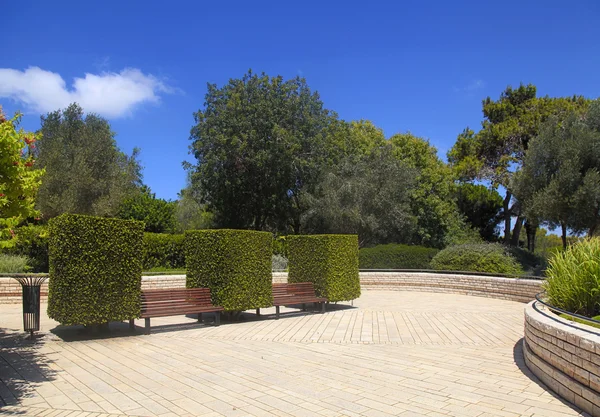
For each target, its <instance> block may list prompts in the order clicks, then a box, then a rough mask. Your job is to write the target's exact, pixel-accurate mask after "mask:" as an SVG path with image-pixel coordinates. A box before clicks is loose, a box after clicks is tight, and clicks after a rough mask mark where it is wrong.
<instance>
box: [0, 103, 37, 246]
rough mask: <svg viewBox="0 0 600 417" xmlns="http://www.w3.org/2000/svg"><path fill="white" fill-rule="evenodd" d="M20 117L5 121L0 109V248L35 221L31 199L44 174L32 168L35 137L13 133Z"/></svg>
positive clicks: (11, 242) (25, 133) (18, 132)
mask: <svg viewBox="0 0 600 417" xmlns="http://www.w3.org/2000/svg"><path fill="white" fill-rule="evenodd" d="M19 120H20V115H19V114H17V115H16V116H15V117H13V118H12V119H10V120H7V119H6V118H5V117H4V114H3V113H2V107H1V106H0V248H6V247H10V246H12V245H14V243H15V240H14V229H15V228H16V227H17V226H18V225H19V224H20V223H21V222H23V221H24V220H26V219H27V218H28V217H35V216H37V215H38V212H37V211H36V210H35V209H34V204H35V196H36V193H37V191H38V188H39V186H40V183H41V177H42V175H43V174H44V170H43V169H36V168H34V163H35V160H34V157H33V153H34V149H35V142H36V140H37V139H39V136H36V135H34V134H33V133H29V132H25V131H23V129H20V130H17V126H18V125H19Z"/></svg>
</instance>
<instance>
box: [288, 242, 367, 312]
mask: <svg viewBox="0 0 600 417" xmlns="http://www.w3.org/2000/svg"><path fill="white" fill-rule="evenodd" d="M287 249H288V256H289V264H288V268H289V273H288V282H291V283H293V282H312V283H313V284H314V286H315V293H316V294H317V296H319V297H326V298H327V300H329V301H347V300H354V299H355V298H358V297H360V279H359V276H358V236H356V235H306V236H302V235H300V236H288V237H287Z"/></svg>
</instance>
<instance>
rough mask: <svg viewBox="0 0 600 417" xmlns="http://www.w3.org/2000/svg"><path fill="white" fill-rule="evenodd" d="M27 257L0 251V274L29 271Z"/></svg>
mask: <svg viewBox="0 0 600 417" xmlns="http://www.w3.org/2000/svg"><path fill="white" fill-rule="evenodd" d="M27 264H28V259H27V258H26V257H25V256H19V255H7V254H5V253H0V274H10V273H22V272H29V266H28V265H27Z"/></svg>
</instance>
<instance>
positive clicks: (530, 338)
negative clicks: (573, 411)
mask: <svg viewBox="0 0 600 417" xmlns="http://www.w3.org/2000/svg"><path fill="white" fill-rule="evenodd" d="M523 352H524V355H525V363H526V365H527V367H528V368H529V369H530V370H531V372H533V374H534V375H535V376H537V377H538V378H539V379H540V380H541V381H542V382H544V384H546V385H547V386H548V387H549V388H550V389H551V390H552V391H554V392H555V393H556V394H558V395H559V396H560V397H561V398H563V399H565V400H567V401H569V402H570V403H572V404H575V405H576V406H578V407H579V408H581V409H582V410H584V411H586V412H587V413H589V414H591V415H592V416H594V417H600V329H597V328H594V327H591V326H587V325H584V324H579V323H575V322H572V321H569V320H566V319H563V318H562V317H559V316H557V315H556V314H554V313H552V312H551V311H550V310H548V309H547V308H546V307H544V306H543V305H542V304H540V303H538V302H536V301H532V302H531V303H529V304H527V306H526V307H525V338H524V340H523Z"/></svg>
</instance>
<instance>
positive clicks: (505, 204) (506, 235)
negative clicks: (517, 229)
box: [502, 191, 512, 245]
mask: <svg viewBox="0 0 600 417" xmlns="http://www.w3.org/2000/svg"><path fill="white" fill-rule="evenodd" d="M511 198H512V194H511V193H510V191H506V197H504V201H503V203H502V207H503V208H504V243H505V244H506V245H508V244H510V207H509V205H510V199H511Z"/></svg>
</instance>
